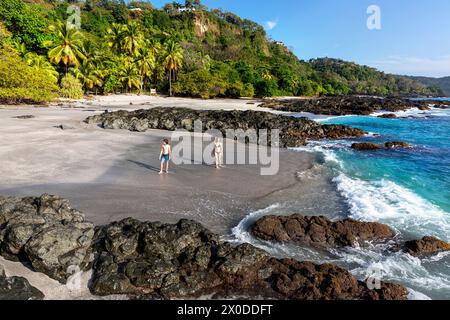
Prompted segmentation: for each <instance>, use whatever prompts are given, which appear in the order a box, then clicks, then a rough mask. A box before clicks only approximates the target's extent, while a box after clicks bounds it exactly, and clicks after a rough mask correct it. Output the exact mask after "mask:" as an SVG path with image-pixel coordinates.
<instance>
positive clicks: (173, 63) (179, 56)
mask: <svg viewBox="0 0 450 320" xmlns="http://www.w3.org/2000/svg"><path fill="white" fill-rule="evenodd" d="M163 66H164V68H165V69H166V70H167V73H168V74H169V95H170V96H172V78H173V77H174V76H175V77H176V72H177V71H178V70H180V69H181V67H182V66H183V49H182V48H181V46H180V45H179V44H178V43H177V42H175V41H174V40H172V39H169V40H167V42H166V45H165V48H164V54H163Z"/></svg>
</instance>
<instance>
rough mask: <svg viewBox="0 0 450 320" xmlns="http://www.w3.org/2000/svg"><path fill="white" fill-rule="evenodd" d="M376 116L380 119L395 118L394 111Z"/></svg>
mask: <svg viewBox="0 0 450 320" xmlns="http://www.w3.org/2000/svg"><path fill="white" fill-rule="evenodd" d="M378 118H382V119H397V116H396V115H395V114H394V113H386V114H382V115H379V116H378Z"/></svg>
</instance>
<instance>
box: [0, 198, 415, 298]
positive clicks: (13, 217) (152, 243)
mask: <svg viewBox="0 0 450 320" xmlns="http://www.w3.org/2000/svg"><path fill="white" fill-rule="evenodd" d="M0 230H1V231H0V247H1V251H0V253H1V255H2V256H4V257H5V258H7V259H15V260H17V259H21V260H22V261H27V262H30V263H31V265H32V267H33V268H34V269H35V270H36V271H39V272H43V273H46V274H47V275H49V276H50V277H51V278H54V279H57V280H60V281H62V282H64V280H65V279H67V277H68V276H69V273H68V272H67V269H68V266H69V265H72V266H77V267H79V269H81V270H86V269H87V268H90V267H92V268H93V278H92V281H91V284H90V286H91V287H90V289H91V291H92V292H93V293H94V294H96V295H102V296H106V295H111V294H127V295H129V296H130V297H133V298H140V299H176V298H198V297H200V296H203V295H206V294H212V295H213V296H214V297H215V298H233V297H263V298H274V299H298V300H304V299H322V300H331V299H339V300H342V299H351V300H355V299H364V300H365V299H367V300H380V299H387V300H391V299H394V300H403V299H406V297H407V290H406V289H405V288H404V287H402V286H401V285H397V284H389V283H382V284H381V289H376V290H370V289H368V286H367V284H366V283H364V282H362V281H358V280H357V279H356V278H355V277H354V276H353V275H351V274H350V273H349V272H348V271H346V270H344V269H342V268H339V267H337V266H334V265H331V264H323V265H317V264H314V263H311V262H299V261H295V260H292V259H282V260H281V259H275V258H272V257H270V256H268V254H267V253H266V252H264V251H262V250H259V249H257V248H255V247H253V246H251V245H249V244H243V245H239V246H234V245H232V244H230V243H227V242H223V241H220V239H219V236H218V235H216V234H213V233H211V232H210V231H208V230H207V229H205V228H204V227H203V226H201V225H200V224H198V223H196V222H194V221H189V220H181V221H180V222H179V223H177V224H162V223H158V222H140V221H137V220H134V219H131V218H129V219H125V220H123V221H120V222H114V223H111V224H109V225H106V226H102V227H97V228H96V230H95V234H94V229H93V226H92V224H90V223H88V222H85V221H84V219H83V216H82V215H81V214H80V213H79V212H78V211H76V210H73V209H72V208H70V206H69V204H68V202H67V201H65V200H63V199H61V198H58V197H54V196H49V195H43V196H41V197H37V198H22V199H20V198H13V197H9V198H0Z"/></svg>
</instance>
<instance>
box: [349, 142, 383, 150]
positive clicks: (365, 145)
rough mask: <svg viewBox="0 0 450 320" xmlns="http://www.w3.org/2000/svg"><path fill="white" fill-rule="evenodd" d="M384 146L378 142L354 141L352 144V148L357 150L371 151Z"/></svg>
mask: <svg viewBox="0 0 450 320" xmlns="http://www.w3.org/2000/svg"><path fill="white" fill-rule="evenodd" d="M383 148H384V147H383V146H382V145H380V144H375V143H354V144H352V149H355V150H359V151H373V150H380V149H383Z"/></svg>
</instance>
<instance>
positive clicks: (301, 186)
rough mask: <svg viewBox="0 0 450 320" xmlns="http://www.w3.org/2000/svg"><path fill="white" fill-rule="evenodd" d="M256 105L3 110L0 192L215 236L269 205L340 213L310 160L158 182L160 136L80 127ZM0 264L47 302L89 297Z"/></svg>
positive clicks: (96, 103) (191, 170) (290, 157)
mask: <svg viewBox="0 0 450 320" xmlns="http://www.w3.org/2000/svg"><path fill="white" fill-rule="evenodd" d="M130 102H131V104H130ZM249 102H250V103H252V104H249ZM253 103H254V104H253ZM257 103H258V102H257V101H247V100H212V101H203V100H193V99H179V98H157V97H138V96H120V97H102V98H99V99H97V100H91V101H84V102H76V103H72V104H69V105H67V104H63V105H59V106H57V105H53V106H49V107H33V106H3V107H1V108H0V136H1V137H2V145H1V146H0V161H1V164H2V165H1V166H0V176H1V177H2V179H1V182H0V194H1V195H4V196H37V195H40V194H43V193H49V194H55V195H59V196H61V197H64V198H67V199H68V200H70V202H71V204H72V205H73V207H74V208H77V209H78V210H80V211H82V212H83V213H84V214H85V215H86V218H87V220H89V221H92V222H94V223H95V224H97V225H103V224H107V223H109V222H112V221H118V220H121V219H123V218H126V217H133V218H136V219H139V220H143V221H162V222H168V223H175V222H177V221H178V220H179V219H183V218H185V219H192V220H196V221H198V222H200V223H202V224H203V225H204V226H205V227H207V228H209V229H210V230H212V231H213V232H216V233H219V234H221V235H223V236H228V235H230V233H231V229H232V228H233V227H235V226H236V225H238V224H239V222H240V221H241V220H242V219H244V218H245V217H246V216H247V215H248V214H249V213H251V212H253V211H255V210H259V209H264V208H267V207H269V206H271V205H273V204H282V206H281V208H282V210H283V211H284V212H286V213H294V212H298V211H299V210H301V211H302V213H304V214H311V215H313V214H327V215H329V216H336V215H339V213H340V212H341V211H343V210H344V209H343V207H342V206H343V205H342V202H341V199H340V197H339V196H338V195H337V193H336V191H335V190H334V188H333V186H332V185H331V184H330V183H329V178H328V176H327V175H326V174H323V173H322V172H321V171H322V170H323V168H321V167H320V166H318V164H317V163H316V159H315V156H314V155H313V154H310V153H300V152H294V151H289V150H281V151H280V167H281V170H280V172H279V173H278V174H277V175H274V176H261V175H260V167H259V166H258V165H239V166H238V165H229V166H226V167H225V168H222V169H220V170H216V169H215V167H213V166H208V165H204V164H193V165H181V166H175V167H172V172H171V173H170V174H169V175H163V176H160V175H159V174H158V171H159V169H158V168H159V159H158V156H159V148H160V142H161V139H162V138H164V137H167V136H168V133H167V132H164V131H158V130H150V131H148V132H145V133H137V132H129V131H126V130H104V129H101V128H99V127H97V126H93V125H87V124H86V123H84V122H83V120H84V119H85V118H86V117H88V116H91V115H94V114H98V113H101V112H103V111H104V110H105V109H108V110H111V111H114V110H120V109H127V110H133V109H142V108H151V107H157V106H167V107H169V106H172V107H173V106H176V107H189V108H200V109H201V108H208V109H212V110H214V109H217V110H220V109H226V110H233V109H239V110H246V109H255V108H256V106H257ZM18 116H19V117H20V116H33V117H27V118H25V119H24V118H17V117H18ZM60 125H63V126H65V127H66V129H65V130H62V129H61V128H59V127H58V126H60ZM252 147H254V146H250V148H252ZM324 199H326V200H324ZM278 208H279V209H278V210H281V209H280V207H278ZM318 210H320V212H318ZM0 263H1V264H2V265H4V266H5V269H6V270H7V272H8V274H9V275H19V276H26V277H27V278H29V279H30V280H31V281H32V284H34V285H35V286H36V287H37V288H39V289H42V291H43V292H52V293H51V294H50V293H49V294H48V296H47V298H49V299H53V298H57V297H56V296H55V292H58V294H59V295H60V296H62V297H66V298H73V297H74V296H76V297H82V298H83V297H84V298H91V297H90V296H89V295H88V293H86V292H83V293H75V294H74V293H71V292H70V291H68V290H67V288H66V287H65V286H62V287H61V286H58V285H57V284H56V283H55V282H52V281H50V282H49V281H45V279H46V278H45V277H44V278H45V279H41V278H40V277H41V276H36V275H35V274H34V273H32V272H31V271H30V270H29V269H27V268H25V267H23V266H21V265H20V264H14V263H9V262H6V261H5V260H0ZM36 277H37V278H36ZM47 280H48V279H47ZM55 288H56V289H55Z"/></svg>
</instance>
